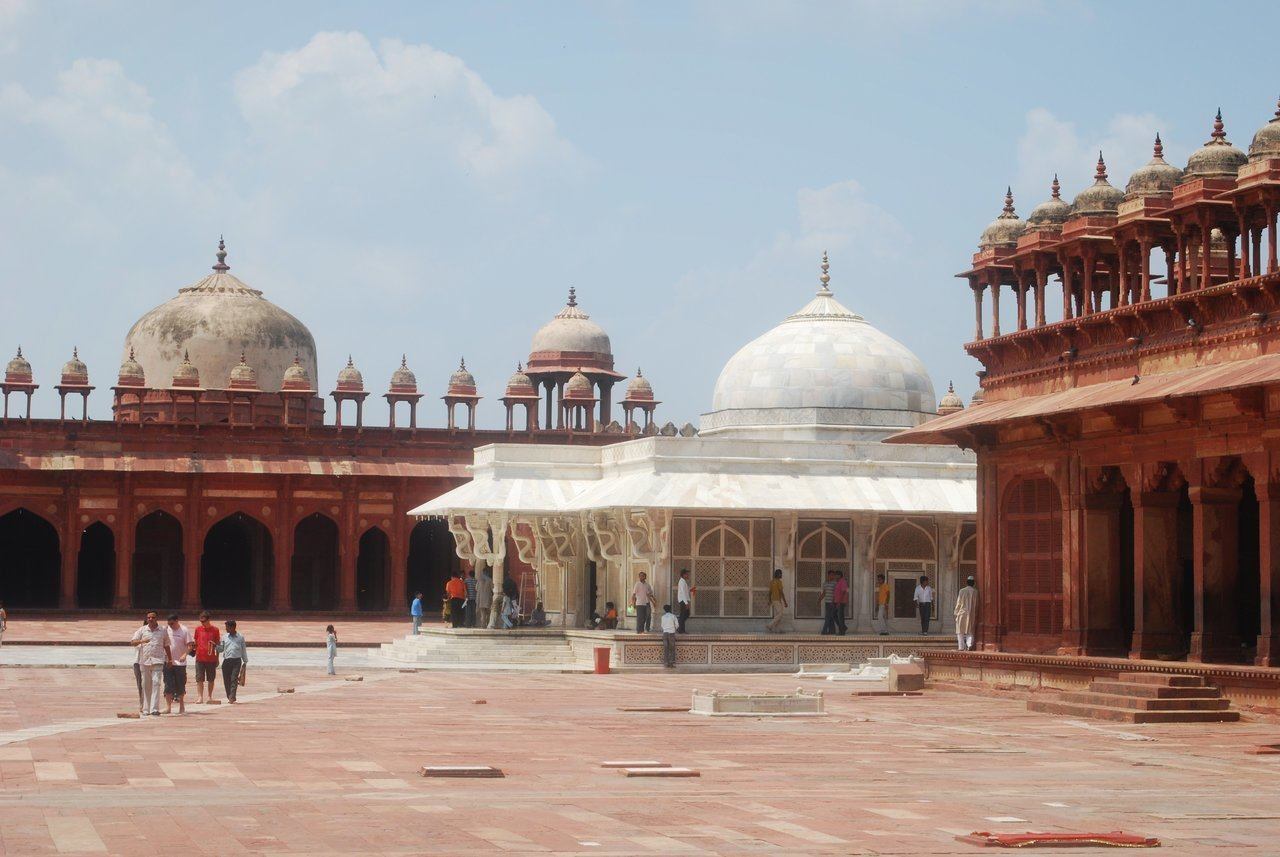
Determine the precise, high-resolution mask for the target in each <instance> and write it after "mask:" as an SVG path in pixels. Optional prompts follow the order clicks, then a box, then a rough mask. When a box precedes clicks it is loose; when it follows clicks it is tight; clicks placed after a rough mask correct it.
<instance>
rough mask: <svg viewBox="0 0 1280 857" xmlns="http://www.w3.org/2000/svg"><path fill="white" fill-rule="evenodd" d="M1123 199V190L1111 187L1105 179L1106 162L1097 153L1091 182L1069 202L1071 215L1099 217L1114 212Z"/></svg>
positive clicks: (1100, 154)
mask: <svg viewBox="0 0 1280 857" xmlns="http://www.w3.org/2000/svg"><path fill="white" fill-rule="evenodd" d="M1123 201H1124V191H1122V190H1120V189H1119V188H1116V187H1112V186H1111V182H1109V181H1107V162H1106V161H1104V160H1103V159H1102V153H1101V152H1099V153H1098V167H1097V171H1096V172H1095V173H1094V176H1093V184H1092V185H1090V186H1089V187H1087V188H1085V189H1084V190H1082V191H1080V193H1079V194H1078V195H1077V196H1076V199H1075V202H1073V203H1071V215H1072V217H1101V216H1105V215H1108V214H1115V213H1116V209H1117V208H1118V207H1119V206H1120V203H1121V202H1123Z"/></svg>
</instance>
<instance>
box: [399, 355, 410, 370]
mask: <svg viewBox="0 0 1280 857" xmlns="http://www.w3.org/2000/svg"><path fill="white" fill-rule="evenodd" d="M400 368H401V369H408V368H409V357H408V355H405V354H401V355H400Z"/></svg>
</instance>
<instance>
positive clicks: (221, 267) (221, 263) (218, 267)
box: [213, 235, 231, 274]
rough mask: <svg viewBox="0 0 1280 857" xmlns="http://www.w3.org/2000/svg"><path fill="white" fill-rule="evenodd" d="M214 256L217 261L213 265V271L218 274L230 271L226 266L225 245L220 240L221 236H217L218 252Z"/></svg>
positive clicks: (229, 267) (228, 266)
mask: <svg viewBox="0 0 1280 857" xmlns="http://www.w3.org/2000/svg"><path fill="white" fill-rule="evenodd" d="M215 255H217V257H218V261H217V263H216V264H214V266H213V270H215V271H217V272H218V273H220V274H221V273H224V272H226V271H230V270H231V266H230V265H228V264H227V244H226V242H225V241H223V240H222V236H221V235H219V236H218V252H217V253H216V254H215Z"/></svg>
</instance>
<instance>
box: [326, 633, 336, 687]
mask: <svg viewBox="0 0 1280 857" xmlns="http://www.w3.org/2000/svg"><path fill="white" fill-rule="evenodd" d="M324 630H325V647H326V648H327V649H328V650H329V675H337V673H336V672H334V671H333V659H334V658H335V657H337V656H338V632H337V631H335V630H333V626H332V625H326V626H325V629H324Z"/></svg>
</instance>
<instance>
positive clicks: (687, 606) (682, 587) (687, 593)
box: [676, 568, 698, 634]
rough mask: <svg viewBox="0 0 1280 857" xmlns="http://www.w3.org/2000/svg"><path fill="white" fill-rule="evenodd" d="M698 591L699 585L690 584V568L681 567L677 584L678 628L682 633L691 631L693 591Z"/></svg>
mask: <svg viewBox="0 0 1280 857" xmlns="http://www.w3.org/2000/svg"><path fill="white" fill-rule="evenodd" d="M697 591H698V587H696V586H690V585H689V569H687V568H682V569H680V582H679V584H678V585H677V586H676V604H677V606H678V609H679V610H680V613H679V622H678V625H677V630H678V631H679V632H680V633H681V634H687V633H689V627H688V626H689V612H690V610H691V609H692V607H693V593H695V592H697Z"/></svg>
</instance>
